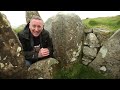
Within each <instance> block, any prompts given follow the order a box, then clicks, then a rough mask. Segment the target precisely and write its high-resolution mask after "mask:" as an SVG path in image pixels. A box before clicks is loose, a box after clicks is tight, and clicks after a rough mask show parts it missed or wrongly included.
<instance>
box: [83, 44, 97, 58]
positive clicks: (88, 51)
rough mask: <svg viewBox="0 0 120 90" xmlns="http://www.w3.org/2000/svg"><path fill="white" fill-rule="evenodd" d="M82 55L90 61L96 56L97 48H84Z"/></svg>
mask: <svg viewBox="0 0 120 90" xmlns="http://www.w3.org/2000/svg"><path fill="white" fill-rule="evenodd" d="M83 54H84V55H85V56H87V57H89V58H91V59H94V58H95V57H96V55H97V48H90V47H88V46H84V47H83Z"/></svg>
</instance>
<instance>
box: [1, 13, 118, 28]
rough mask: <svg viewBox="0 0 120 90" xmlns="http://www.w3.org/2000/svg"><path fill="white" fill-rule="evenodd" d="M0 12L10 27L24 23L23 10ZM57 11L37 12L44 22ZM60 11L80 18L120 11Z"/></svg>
mask: <svg viewBox="0 0 120 90" xmlns="http://www.w3.org/2000/svg"><path fill="white" fill-rule="evenodd" d="M1 12H2V13H4V14H5V15H6V16H7V18H8V20H9V21H10V23H11V26H12V27H18V26H19V25H21V24H26V19H25V11H1ZM58 12H61V11H39V14H40V16H41V17H42V19H43V20H44V22H45V21H46V20H47V19H48V18H49V17H51V16H53V15H56V14H57V13H58ZM62 12H64V13H75V14H77V15H79V16H80V18H81V19H85V18H95V17H107V16H116V15H120V11H62Z"/></svg>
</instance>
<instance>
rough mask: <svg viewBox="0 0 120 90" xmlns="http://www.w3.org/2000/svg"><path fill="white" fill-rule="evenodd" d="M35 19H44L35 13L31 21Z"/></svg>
mask: <svg viewBox="0 0 120 90" xmlns="http://www.w3.org/2000/svg"><path fill="white" fill-rule="evenodd" d="M33 19H38V20H42V19H41V17H39V16H36V15H33V17H32V18H31V19H30V21H31V20H33ZM42 21H43V20H42Z"/></svg>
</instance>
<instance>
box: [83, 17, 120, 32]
mask: <svg viewBox="0 0 120 90" xmlns="http://www.w3.org/2000/svg"><path fill="white" fill-rule="evenodd" d="M82 21H83V23H84V24H85V25H86V26H87V27H88V28H96V27H97V28H105V29H108V30H112V31H116V30H118V29H120V15H117V16H114V17H98V18H88V19H83V20H82Z"/></svg>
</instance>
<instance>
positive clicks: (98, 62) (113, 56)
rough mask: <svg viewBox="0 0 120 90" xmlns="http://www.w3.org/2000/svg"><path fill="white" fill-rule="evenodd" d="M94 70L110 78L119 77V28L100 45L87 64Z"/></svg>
mask: <svg viewBox="0 0 120 90" xmlns="http://www.w3.org/2000/svg"><path fill="white" fill-rule="evenodd" d="M89 66H90V67H93V68H94V69H95V70H96V71H98V72H101V71H102V73H103V72H104V75H110V76H112V78H120V30H118V31H116V32H115V33H114V34H113V35H112V36H111V37H110V38H109V39H108V41H107V42H106V43H105V44H104V45H103V46H102V47H101V49H100V51H99V53H98V55H97V57H96V58H95V59H94V60H93V62H91V63H90V64H89Z"/></svg>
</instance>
